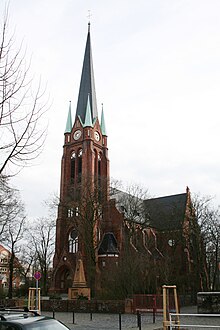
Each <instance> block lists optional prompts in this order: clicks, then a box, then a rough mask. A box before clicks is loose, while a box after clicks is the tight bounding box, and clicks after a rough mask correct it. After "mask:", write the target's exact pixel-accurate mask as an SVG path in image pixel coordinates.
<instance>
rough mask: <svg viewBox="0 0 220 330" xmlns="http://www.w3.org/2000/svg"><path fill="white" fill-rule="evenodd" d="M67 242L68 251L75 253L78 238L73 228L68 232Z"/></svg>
mask: <svg viewBox="0 0 220 330" xmlns="http://www.w3.org/2000/svg"><path fill="white" fill-rule="evenodd" d="M68 244H69V252H70V253H77V251H78V244H79V240H78V234H77V231H76V230H75V229H73V230H72V231H71V232H70V234H69V239H68Z"/></svg>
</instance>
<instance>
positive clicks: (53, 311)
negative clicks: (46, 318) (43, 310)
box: [53, 309, 55, 319]
mask: <svg viewBox="0 0 220 330" xmlns="http://www.w3.org/2000/svg"><path fill="white" fill-rule="evenodd" d="M53 319H55V310H54V309H53Z"/></svg>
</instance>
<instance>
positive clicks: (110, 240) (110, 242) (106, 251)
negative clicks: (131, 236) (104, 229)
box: [98, 233, 119, 256]
mask: <svg viewBox="0 0 220 330" xmlns="http://www.w3.org/2000/svg"><path fill="white" fill-rule="evenodd" d="M118 254H119V251H118V246H117V241H116V238H115V235H114V234H113V233H106V234H105V235H104V237H103V239H102V241H101V244H100V246H99V249H98V255H99V256H101V255H118Z"/></svg>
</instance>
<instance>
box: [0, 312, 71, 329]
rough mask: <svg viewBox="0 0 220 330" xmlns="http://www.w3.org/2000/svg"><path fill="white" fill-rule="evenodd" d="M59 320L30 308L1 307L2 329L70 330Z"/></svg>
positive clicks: (0, 326) (0, 323)
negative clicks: (29, 309)
mask: <svg viewBox="0 0 220 330" xmlns="http://www.w3.org/2000/svg"><path fill="white" fill-rule="evenodd" d="M68 329H69V328H68V327H67V326H65V325H64V324H63V323H61V322H60V321H58V320H55V319H53V318H52V317H49V316H43V315H39V314H38V313H36V312H35V311H28V309H24V310H22V309H19V310H18V309H0V330H68Z"/></svg>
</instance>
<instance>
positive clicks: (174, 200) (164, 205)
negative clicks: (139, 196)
mask: <svg viewBox="0 0 220 330" xmlns="http://www.w3.org/2000/svg"><path fill="white" fill-rule="evenodd" d="M186 204H187V193H183V194H178V195H171V196H165V197H158V198H152V199H148V200H145V201H144V207H145V214H146V221H147V224H148V225H149V226H150V227H152V228H155V229H157V230H159V231H163V230H178V229H180V228H182V225H183V221H184V218H185V213H186Z"/></svg>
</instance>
